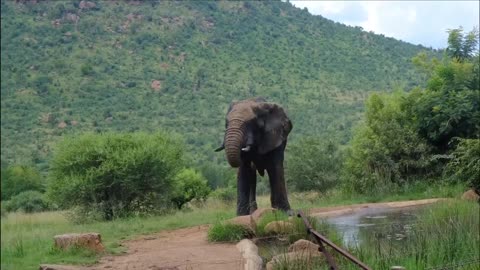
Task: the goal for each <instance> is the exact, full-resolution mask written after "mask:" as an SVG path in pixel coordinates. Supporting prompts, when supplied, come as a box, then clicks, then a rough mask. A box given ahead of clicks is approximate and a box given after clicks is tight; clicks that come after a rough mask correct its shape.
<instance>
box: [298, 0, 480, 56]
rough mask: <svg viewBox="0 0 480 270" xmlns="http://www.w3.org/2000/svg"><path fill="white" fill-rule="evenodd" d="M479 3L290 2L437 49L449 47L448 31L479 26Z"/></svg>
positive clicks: (315, 12)
mask: <svg viewBox="0 0 480 270" xmlns="http://www.w3.org/2000/svg"><path fill="white" fill-rule="evenodd" d="M479 2H480V1H478V0H477V1H290V3H292V4H293V5H294V6H296V7H299V8H304V7H306V8H307V9H308V11H309V12H310V13H311V14H313V15H322V16H323V17H325V18H328V19H330V20H333V21H336V22H340V23H343V24H346V25H351V26H360V27H362V28H363V29H364V30H365V31H373V32H374V33H376V34H384V35H385V36H387V37H393V38H396V39H400V40H403V41H406V42H410V43H413V44H415V45H416V44H421V45H424V46H426V47H432V48H435V49H440V48H445V47H446V46H447V37H448V33H447V32H446V31H447V29H452V28H458V27H459V26H463V29H464V30H465V32H469V31H471V30H472V29H473V27H478V25H479V20H480V19H479V12H480V11H479V9H480V7H479Z"/></svg>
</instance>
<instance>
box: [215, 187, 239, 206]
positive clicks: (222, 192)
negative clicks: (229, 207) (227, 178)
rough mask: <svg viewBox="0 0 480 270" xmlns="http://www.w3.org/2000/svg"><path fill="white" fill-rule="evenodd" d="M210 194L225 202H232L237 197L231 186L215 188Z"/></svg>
mask: <svg viewBox="0 0 480 270" xmlns="http://www.w3.org/2000/svg"><path fill="white" fill-rule="evenodd" d="M211 196H212V197H213V198H216V199H219V200H221V201H223V202H225V203H232V202H233V201H235V199H236V198H237V190H236V189H235V188H233V187H227V188H217V189H216V190H215V191H213V192H212V194H211Z"/></svg>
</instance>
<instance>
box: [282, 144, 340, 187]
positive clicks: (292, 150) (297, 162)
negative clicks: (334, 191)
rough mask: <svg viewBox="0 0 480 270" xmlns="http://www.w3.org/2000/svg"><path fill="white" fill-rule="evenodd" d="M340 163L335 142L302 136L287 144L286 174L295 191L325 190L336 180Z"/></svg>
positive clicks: (334, 183) (333, 184) (335, 182)
mask: <svg viewBox="0 0 480 270" xmlns="http://www.w3.org/2000/svg"><path fill="white" fill-rule="evenodd" d="M341 165H342V157H341V153H340V151H339V149H338V146H337V144H335V143H333V142H331V141H328V140H325V139H321V138H306V139H302V140H300V141H299V142H297V143H295V144H292V145H290V147H289V152H288V156H287V166H286V178H287V182H288V183H289V185H290V186H292V187H293V188H294V189H295V190H297V191H306V190H318V191H322V192H324V191H326V190H328V189H329V188H332V187H333V186H335V185H336V184H337V182H338V181H339V180H338V174H339V171H340V168H341Z"/></svg>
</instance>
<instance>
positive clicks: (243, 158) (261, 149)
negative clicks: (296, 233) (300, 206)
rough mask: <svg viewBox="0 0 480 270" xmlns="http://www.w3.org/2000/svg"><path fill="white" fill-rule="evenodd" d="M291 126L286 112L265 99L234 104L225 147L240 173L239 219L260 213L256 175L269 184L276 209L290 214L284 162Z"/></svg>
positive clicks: (227, 154) (228, 156)
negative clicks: (256, 212)
mask: <svg viewBox="0 0 480 270" xmlns="http://www.w3.org/2000/svg"><path fill="white" fill-rule="evenodd" d="M292 127H293V125H292V122H291V121H290V119H288V116H287V114H286V113H285V111H284V110H283V108H282V107H281V106H280V105H278V104H275V103H270V102H267V101H266V100H265V99H264V98H253V99H247V100H242V101H237V102H232V103H231V104H230V107H229V109H228V112H227V116H226V123H225V136H224V141H223V144H222V146H220V147H219V148H217V149H216V150H215V151H220V150H223V149H225V155H226V158H227V161H228V163H229V164H230V166H232V167H234V168H238V173H237V215H239V216H241V215H248V214H250V213H252V212H253V211H255V210H256V209H257V203H256V186H257V172H258V173H259V174H260V175H261V176H264V174H265V171H266V172H267V174H268V178H269V181H270V190H271V194H270V202H271V205H272V207H273V208H277V209H281V210H284V211H288V210H290V203H289V202H288V198H287V189H286V186H285V177H284V169H283V160H284V152H285V147H286V146H287V137H288V134H289V133H290V131H291V130H292Z"/></svg>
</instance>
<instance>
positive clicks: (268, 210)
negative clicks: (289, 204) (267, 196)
mask: <svg viewBox="0 0 480 270" xmlns="http://www.w3.org/2000/svg"><path fill="white" fill-rule="evenodd" d="M275 211H278V210H277V209H274V208H258V209H257V210H255V212H253V213H252V219H253V221H254V222H255V223H258V221H259V220H260V219H262V218H263V217H264V216H265V215H266V214H268V213H274V212H275Z"/></svg>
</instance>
